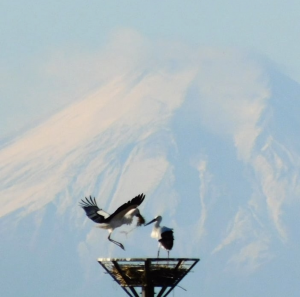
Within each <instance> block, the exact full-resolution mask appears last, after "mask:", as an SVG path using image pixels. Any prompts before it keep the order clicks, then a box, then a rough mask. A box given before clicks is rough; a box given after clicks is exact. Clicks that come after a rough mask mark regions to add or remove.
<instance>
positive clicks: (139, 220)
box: [136, 214, 146, 227]
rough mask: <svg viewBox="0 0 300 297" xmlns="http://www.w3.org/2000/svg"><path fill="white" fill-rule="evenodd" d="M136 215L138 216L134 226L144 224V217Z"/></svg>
mask: <svg viewBox="0 0 300 297" xmlns="http://www.w3.org/2000/svg"><path fill="white" fill-rule="evenodd" d="M136 216H137V218H138V219H137V224H136V226H137V227H140V226H142V225H144V224H145V222H146V221H145V219H144V217H143V216H142V215H141V214H137V215H136Z"/></svg>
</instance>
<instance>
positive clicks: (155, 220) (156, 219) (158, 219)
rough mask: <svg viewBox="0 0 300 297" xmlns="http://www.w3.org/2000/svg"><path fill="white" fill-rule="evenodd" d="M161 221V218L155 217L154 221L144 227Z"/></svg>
mask: <svg viewBox="0 0 300 297" xmlns="http://www.w3.org/2000/svg"><path fill="white" fill-rule="evenodd" d="M161 220H162V217H161V216H157V217H156V218H155V219H153V220H152V221H150V222H149V223H147V224H146V225H145V226H147V225H150V224H152V223H154V222H158V223H160V222H161Z"/></svg>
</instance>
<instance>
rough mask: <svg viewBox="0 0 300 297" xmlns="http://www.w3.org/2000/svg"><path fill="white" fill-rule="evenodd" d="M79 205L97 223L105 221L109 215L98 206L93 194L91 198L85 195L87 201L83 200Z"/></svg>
mask: <svg viewBox="0 0 300 297" xmlns="http://www.w3.org/2000/svg"><path fill="white" fill-rule="evenodd" d="M79 206H81V207H82V208H83V209H84V211H85V213H86V215H87V216H88V217H89V218H90V219H91V220H92V221H94V222H95V223H103V222H104V220H105V219H106V218H107V217H109V214H108V213H106V212H105V211H103V210H102V209H100V208H99V207H98V205H97V202H96V199H95V198H92V196H90V197H89V198H86V197H85V201H84V200H81V202H80V203H79Z"/></svg>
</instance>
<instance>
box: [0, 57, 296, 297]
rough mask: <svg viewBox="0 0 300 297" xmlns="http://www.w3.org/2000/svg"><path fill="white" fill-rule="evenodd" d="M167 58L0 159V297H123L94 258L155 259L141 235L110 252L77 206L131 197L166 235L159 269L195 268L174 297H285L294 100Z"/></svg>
mask: <svg viewBox="0 0 300 297" xmlns="http://www.w3.org/2000/svg"><path fill="white" fill-rule="evenodd" d="M177 54H178V53H176V54H174V55H173V56H172V55H171V56H168V57H165V56H164V55H163V54H161V55H159V58H157V59H156V60H152V62H153V65H150V64H147V65H146V66H145V65H144V64H143V65H144V66H143V67H136V65H133V66H132V67H129V66H128V67H125V68H126V71H125V70H124V71H119V73H118V75H116V73H113V75H112V74H111V73H110V75H109V77H107V78H106V79H102V80H101V84H100V85H99V88H98V89H97V90H96V91H95V92H94V93H93V94H90V95H89V96H87V97H86V98H84V99H83V100H81V101H78V102H75V103H74V104H72V105H70V106H68V107H67V108H65V109H64V110H62V111H60V112H58V113H57V114H55V115H54V116H52V117H51V118H49V119H47V120H46V121H45V122H44V123H42V124H40V125H38V126H37V127H34V128H32V129H30V130H28V131H27V132H26V133H23V134H21V135H19V136H18V137H16V138H14V139H12V140H11V141H10V142H8V143H6V144H5V145H3V146H2V147H1V150H0V164H1V165H0V181H1V182H0V194H1V200H0V220H1V227H0V228H1V229H0V232H1V238H2V240H1V258H2V260H1V262H2V263H1V270H0V275H1V278H0V279H1V281H0V293H1V296H29V295H28V292H29V290H28V288H29V287H31V289H30V296H31V297H34V296H53V295H55V296H83V295H84V296H94V295H95V294H98V295H99V296H107V295H111V296H112V295H113V296H123V294H124V292H123V291H122V290H120V289H118V288H117V286H116V285H114V284H113V282H112V280H111V279H110V278H109V277H108V276H106V275H104V274H103V271H102V268H101V267H100V266H99V265H98V264H97V262H96V258H98V257H154V256H155V255H156V251H157V250H156V249H157V243H156V242H155V241H154V240H153V239H152V238H150V236H149V234H150V230H151V228H150V227H149V229H147V228H148V227H145V228H139V229H136V230H134V232H131V233H129V235H128V237H126V236H125V235H124V234H122V233H120V232H119V230H118V229H117V230H115V232H114V233H113V235H114V237H115V238H116V239H118V240H120V241H122V242H123V243H124V245H125V248H126V251H123V250H121V249H119V248H118V247H116V246H114V245H113V244H111V243H110V242H108V241H107V239H106V237H107V233H106V232H105V231H103V230H99V229H96V228H94V223H93V222H92V221H90V220H89V219H87V218H86V216H85V213H84V211H83V210H82V209H81V208H80V207H79V206H78V202H79V201H80V199H82V198H83V197H84V196H87V195H92V196H95V197H96V199H97V201H98V204H99V206H101V207H103V209H105V210H107V211H108V212H112V211H114V209H115V208H116V207H118V206H119V205H120V204H122V203H124V202H126V201H128V200H129V199H131V198H132V197H134V196H135V195H137V194H139V193H145V194H146V200H145V202H144V203H143V204H142V205H141V207H140V210H141V212H142V213H143V214H144V215H145V216H146V218H147V220H150V219H152V218H153V217H154V216H155V215H158V214H161V215H162V216H163V223H164V224H166V226H168V227H173V228H174V230H175V246H174V249H173V250H172V251H171V256H173V257H200V258H201V262H199V264H198V265H197V266H196V267H195V269H194V271H195V273H193V274H191V275H189V276H188V277H187V279H186V280H185V281H184V283H183V284H182V286H184V287H185V288H186V289H188V291H187V292H180V295H182V296H196V295H197V294H198V292H201V293H202V295H203V296H204V295H205V296H219V295H220V292H222V296H245V297H247V296H271V295H272V296H282V295H283V294H288V295H289V296H297V292H299V290H300V285H299V284H298V276H299V270H300V264H299V261H298V260H299V256H298V253H297V251H298V248H299V237H298V234H299V231H298V225H299V210H300V209H299V192H300V187H299V165H300V142H299V139H298V137H297V136H298V130H299V126H300V125H299V124H300V121H299V117H298V114H299V106H300V105H299V98H300V86H299V85H298V84H296V83H295V82H293V81H292V80H291V79H289V78H288V77H286V76H284V75H283V74H281V73H280V72H279V71H278V70H276V69H275V70H274V69H273V68H271V67H269V66H266V65H265V64H263V63H262V62H260V61H259V60H258V59H255V58H253V56H250V55H245V54H242V53H240V52H236V51H202V52H197V53H193V55H191V57H192V58H191V59H190V60H188V61H184V60H182V59H179V58H178V56H176V55H177ZM145 59H146V58H145ZM120 231H121V230H120ZM195 280H197V281H196V282H195ZM279 282H280V286H279ZM197 285H198V286H197ZM177 290H180V288H179V289H177ZM178 292H179V291H178Z"/></svg>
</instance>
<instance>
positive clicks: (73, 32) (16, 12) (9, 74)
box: [0, 0, 300, 138]
mask: <svg viewBox="0 0 300 297" xmlns="http://www.w3.org/2000/svg"><path fill="white" fill-rule="evenodd" d="M299 15H300V3H299V1H296V0H294V1H291V0H290V1H274V0H272V1H271V0H267V1H257V0H254V1H239V0H232V1H222V0H218V1H178V0H173V1H168V0H164V1H122V0H118V1H114V0H112V1H99V0H98V1H93V0H91V1H87V2H86V1H31V0H30V1H26V2H24V1H17V2H16V1H5V0H2V1H1V2H0V42H1V48H0V67H1V68H0V79H1V93H0V96H1V97H0V98H1V111H0V116H1V120H0V124H1V125H0V126H1V129H0V137H1V138H2V137H3V136H7V135H9V134H10V133H11V132H12V131H13V130H18V129H19V128H21V127H22V126H23V125H24V124H28V123H29V122H30V121H32V120H33V121H34V120H36V119H39V117H44V116H45V115H46V114H47V113H48V112H52V111H53V110H55V108H57V107H59V106H60V105H61V104H62V102H64V103H68V102H70V101H72V100H73V99H72V98H74V97H75V96H74V94H73V93H72V92H71V90H72V88H73V87H74V86H72V83H70V82H69V85H68V88H66V85H67V84H68V82H65V81H60V80H59V79H53V78H51V79H50V78H49V77H48V76H47V75H45V73H43V72H42V71H41V69H40V67H41V65H43V64H44V63H46V61H47V60H48V59H50V57H51V55H53V52H59V51H61V50H65V51H67V52H70V54H72V52H75V53H78V52H79V53H80V52H85V53H95V52H97V51H98V50H99V49H101V48H102V46H103V45H104V43H105V41H106V39H107V37H108V35H109V34H110V33H111V32H112V31H113V30H114V29H118V28H131V29H134V30H137V31H138V32H139V33H140V34H142V35H143V36H145V37H147V38H149V39H150V40H153V39H155V40H157V39H163V40H166V41H168V40H173V41H176V42H182V43H187V44H192V45H197V46H203V45H204V46H212V47H237V48H243V49H247V50H253V51H255V52H257V53H259V54H262V55H264V56H265V57H266V58H268V59H270V60H272V61H273V62H275V63H277V64H278V65H279V67H280V68H282V70H283V71H284V72H286V73H288V74H289V75H290V76H291V77H293V78H294V79H296V80H297V81H300V59H299V53H300V41H299V32H300V18H299ZM84 92H85V91H83V93H84ZM62 93H63V94H62ZM80 95H82V94H78V96H79V97H80Z"/></svg>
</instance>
